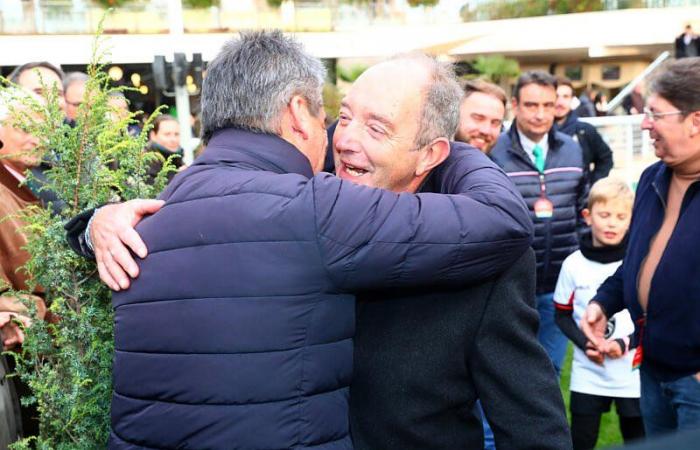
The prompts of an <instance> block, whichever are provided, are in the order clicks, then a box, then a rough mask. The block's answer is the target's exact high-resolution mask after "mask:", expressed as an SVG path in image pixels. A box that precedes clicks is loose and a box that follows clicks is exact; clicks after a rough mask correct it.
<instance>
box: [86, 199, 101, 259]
mask: <svg viewBox="0 0 700 450" xmlns="http://www.w3.org/2000/svg"><path fill="white" fill-rule="evenodd" d="M100 209H102V207H99V208H95V211H94V212H93V214H92V217H90V220H88V223H87V226H86V227H85V245H87V247H88V248H89V249H90V251H91V252H93V253H95V248H94V247H93V245H92V237H91V235H90V227H91V226H92V221H93V220H95V216H97V213H98V211H99V210H100Z"/></svg>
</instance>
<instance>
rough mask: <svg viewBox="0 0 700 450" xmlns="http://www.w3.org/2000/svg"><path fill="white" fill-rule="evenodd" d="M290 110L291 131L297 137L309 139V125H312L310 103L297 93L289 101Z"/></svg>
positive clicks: (288, 108)
mask: <svg viewBox="0 0 700 450" xmlns="http://www.w3.org/2000/svg"><path fill="white" fill-rule="evenodd" d="M287 110H288V111H289V124H288V126H289V127H290V130H289V131H290V132H291V133H293V134H294V135H295V137H296V138H300V139H302V140H307V139H308V138H309V126H310V125H311V120H310V115H311V113H310V112H309V104H308V102H307V101H306V99H305V98H304V97H302V96H301V95H295V96H293V97H292V99H291V100H290V101H289V106H288V107H287Z"/></svg>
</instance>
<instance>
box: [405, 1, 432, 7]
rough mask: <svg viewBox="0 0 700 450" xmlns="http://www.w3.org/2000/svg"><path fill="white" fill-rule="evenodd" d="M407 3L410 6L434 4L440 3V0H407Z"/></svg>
mask: <svg viewBox="0 0 700 450" xmlns="http://www.w3.org/2000/svg"><path fill="white" fill-rule="evenodd" d="M407 2H408V5H409V6H412V7H414V8H415V7H416V6H435V5H437V4H438V3H440V0H407Z"/></svg>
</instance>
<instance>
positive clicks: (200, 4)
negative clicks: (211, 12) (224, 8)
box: [182, 0, 221, 8]
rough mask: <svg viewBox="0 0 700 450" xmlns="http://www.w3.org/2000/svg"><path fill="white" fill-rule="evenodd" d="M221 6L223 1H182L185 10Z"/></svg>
mask: <svg viewBox="0 0 700 450" xmlns="http://www.w3.org/2000/svg"><path fill="white" fill-rule="evenodd" d="M220 4H221V0H182V6H184V7H185V8H211V7H212V6H219V5H220Z"/></svg>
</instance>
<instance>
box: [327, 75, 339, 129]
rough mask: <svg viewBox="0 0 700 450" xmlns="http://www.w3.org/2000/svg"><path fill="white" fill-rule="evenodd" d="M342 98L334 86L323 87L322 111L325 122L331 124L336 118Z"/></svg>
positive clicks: (330, 84)
mask: <svg viewBox="0 0 700 450" xmlns="http://www.w3.org/2000/svg"><path fill="white" fill-rule="evenodd" d="M341 100H342V96H341V95H340V91H339V90H338V87H337V86H336V85H335V84H332V83H326V84H324V85H323V109H324V110H325V111H326V121H327V122H329V123H332V122H333V121H334V120H335V119H337V118H338V111H340V102H341Z"/></svg>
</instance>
